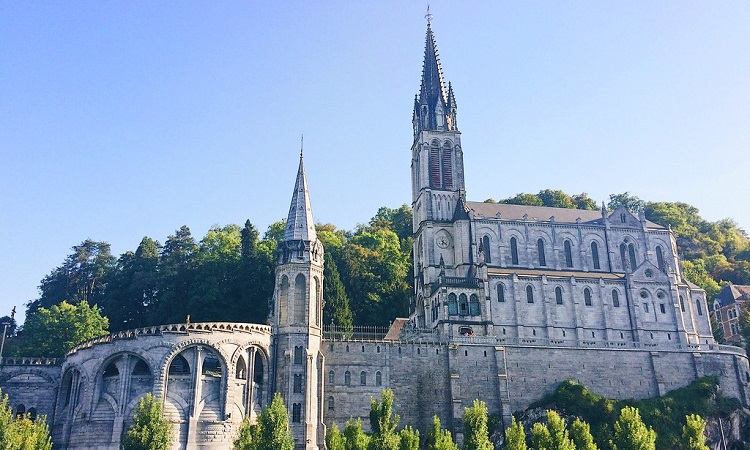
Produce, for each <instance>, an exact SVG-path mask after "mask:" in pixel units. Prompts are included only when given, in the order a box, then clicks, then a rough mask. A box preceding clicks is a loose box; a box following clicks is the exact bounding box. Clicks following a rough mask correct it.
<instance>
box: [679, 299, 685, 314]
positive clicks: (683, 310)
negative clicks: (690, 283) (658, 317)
mask: <svg viewBox="0 0 750 450" xmlns="http://www.w3.org/2000/svg"><path fill="white" fill-rule="evenodd" d="M680 309H681V310H682V312H685V299H684V298H682V296H681V295H680Z"/></svg>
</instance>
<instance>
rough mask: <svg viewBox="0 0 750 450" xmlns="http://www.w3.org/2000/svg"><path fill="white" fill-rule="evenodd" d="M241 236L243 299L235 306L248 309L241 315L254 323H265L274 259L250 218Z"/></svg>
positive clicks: (271, 289) (241, 284)
mask: <svg viewBox="0 0 750 450" xmlns="http://www.w3.org/2000/svg"><path fill="white" fill-rule="evenodd" d="M240 239H241V256H240V268H239V273H238V278H239V280H238V283H239V289H240V302H238V303H237V305H235V308H236V309H239V310H245V311H246V312H244V313H242V315H240V316H239V317H243V318H245V319H246V320H248V321H250V322H254V323H264V322H265V320H266V317H267V316H268V301H269V299H270V298H271V297H272V296H273V287H274V286H273V283H274V282H273V279H274V277H273V269H274V259H273V258H269V257H268V254H266V253H265V252H264V251H263V250H262V249H261V248H260V245H259V244H260V243H259V241H258V230H257V229H256V228H255V227H254V226H253V224H251V223H250V221H249V220H247V221H245V226H244V227H243V228H242V231H241V232H240ZM235 312H237V313H238V312H239V311H235Z"/></svg>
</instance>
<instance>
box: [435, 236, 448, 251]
mask: <svg viewBox="0 0 750 450" xmlns="http://www.w3.org/2000/svg"><path fill="white" fill-rule="evenodd" d="M450 243H451V241H450V238H448V236H445V235H443V236H438V238H437V245H438V247H440V248H447V247H448V245H450Z"/></svg>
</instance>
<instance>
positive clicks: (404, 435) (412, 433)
mask: <svg viewBox="0 0 750 450" xmlns="http://www.w3.org/2000/svg"><path fill="white" fill-rule="evenodd" d="M398 435H399V438H400V441H401V445H399V447H398V448H399V450H419V430H415V429H414V428H412V427H410V426H408V425H407V426H406V427H404V429H403V430H401V431H400V432H399V433H398Z"/></svg>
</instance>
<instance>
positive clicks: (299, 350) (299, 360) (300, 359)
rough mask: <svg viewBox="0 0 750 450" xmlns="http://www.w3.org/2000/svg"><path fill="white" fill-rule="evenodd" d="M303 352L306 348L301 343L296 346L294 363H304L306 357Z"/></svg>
mask: <svg viewBox="0 0 750 450" xmlns="http://www.w3.org/2000/svg"><path fill="white" fill-rule="evenodd" d="M303 353H304V349H303V348H302V346H301V345H298V346H296V347H294V364H302V362H303V361H304V359H305V358H304V356H303Z"/></svg>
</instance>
